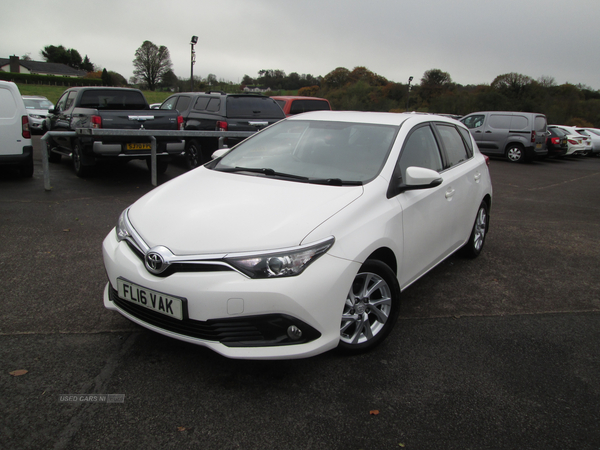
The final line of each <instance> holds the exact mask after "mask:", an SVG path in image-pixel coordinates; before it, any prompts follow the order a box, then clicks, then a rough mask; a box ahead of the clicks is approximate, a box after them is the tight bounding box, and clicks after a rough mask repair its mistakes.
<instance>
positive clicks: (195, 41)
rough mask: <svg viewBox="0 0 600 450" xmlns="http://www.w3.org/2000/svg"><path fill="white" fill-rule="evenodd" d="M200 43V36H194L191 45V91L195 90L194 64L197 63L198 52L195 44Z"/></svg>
mask: <svg viewBox="0 0 600 450" xmlns="http://www.w3.org/2000/svg"><path fill="white" fill-rule="evenodd" d="M197 43H198V36H192V40H191V42H190V45H191V46H192V55H191V59H192V66H191V68H190V91H192V92H194V64H195V63H196V52H195V51H194V45H196V44H197Z"/></svg>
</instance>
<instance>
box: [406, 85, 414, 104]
mask: <svg viewBox="0 0 600 450" xmlns="http://www.w3.org/2000/svg"><path fill="white" fill-rule="evenodd" d="M412 80H413V77H409V78H408V90H407V92H406V112H408V102H409V100H410V82H411V81H412Z"/></svg>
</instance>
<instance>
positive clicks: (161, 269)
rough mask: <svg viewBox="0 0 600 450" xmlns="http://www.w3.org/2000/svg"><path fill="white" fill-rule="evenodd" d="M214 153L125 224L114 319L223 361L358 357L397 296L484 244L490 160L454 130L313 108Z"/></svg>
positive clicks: (109, 265)
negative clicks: (334, 353)
mask: <svg viewBox="0 0 600 450" xmlns="http://www.w3.org/2000/svg"><path fill="white" fill-rule="evenodd" d="M218 153H221V154H220V155H219V156H218V157H217V158H216V159H214V160H213V161H211V162H210V163H208V164H206V165H205V166H202V167H199V168H198V169H196V170H193V171H191V172H188V173H186V174H184V175H181V176H180V177H178V178H176V179H174V180H172V181H170V182H168V183H166V184H164V185H162V186H160V187H158V188H156V189H154V190H153V191H152V192H150V193H148V194H147V195H145V196H144V197H142V198H141V199H140V200H138V201H137V202H136V203H134V204H133V205H132V206H130V207H129V208H127V209H126V210H125V211H124V212H123V213H122V215H121V217H120V218H119V221H118V225H117V226H116V228H115V229H114V230H112V231H111V232H110V233H109V235H108V236H107V237H106V239H105V240H104V244H103V254H104V262H105V266H106V270H107V273H108V278H109V282H108V283H107V285H106V288H105V291H104V304H105V306H106V307H107V308H108V309H111V310H115V311H118V312H119V313H121V314H122V315H123V316H125V317H126V318H128V319H130V320H131V321H133V322H135V323H137V324H139V325H141V326H143V327H146V328H148V329H150V330H153V331H156V332H158V333H161V334H164V335H166V336H170V337H173V338H176V339H180V340H183V341H186V342H191V343H194V344H199V345H203V346H206V347H209V348H211V349H213V350H214V351H216V352H218V353H220V354H222V355H225V356H227V357H231V358H245V359H281V358H302V357H309V356H313V355H316V354H319V353H322V352H325V351H327V350H330V349H333V348H335V347H338V348H340V349H341V350H343V351H346V352H350V353H352V352H360V351H364V350H368V349H370V348H372V347H374V346H375V345H377V344H378V343H380V342H381V341H382V340H383V339H384V338H385V337H386V336H387V335H388V334H389V332H390V331H391V329H392V327H393V326H394V322H395V321H396V318H397V316H398V311H399V307H400V296H401V292H402V290H404V289H406V288H407V287H408V286H410V285H411V284H412V283H413V282H415V281H416V280H417V279H418V278H419V277H421V276H423V275H424V274H425V273H426V272H428V271H429V270H431V269H432V268H433V267H434V266H436V265H437V264H439V263H440V262H441V261H443V260H444V259H445V258H447V257H448V256H449V255H451V254H452V253H454V252H455V251H457V250H459V249H461V251H462V252H464V253H465V254H466V255H467V256H470V257H475V256H477V255H478V254H479V253H480V252H481V250H482V248H483V245H484V242H485V237H486V233H487V231H488V226H489V212H490V207H491V200H492V185H491V181H490V175H489V171H488V167H487V157H484V156H483V155H481V154H480V153H479V150H478V149H477V146H476V144H475V142H474V141H473V139H472V137H471V134H470V133H469V130H468V129H467V128H465V127H464V125H463V124H461V123H459V122H457V121H455V120H452V119H449V118H445V117H440V116H434V115H427V114H414V113H413V114H390V113H363V112H337V111H335V112H334V111H320V112H314V113H306V114H301V115H297V116H294V117H292V118H288V119H286V120H283V121H281V122H278V123H277V124H275V125H272V126H271V127H269V128H267V129H265V130H264V131H262V132H260V133H257V134H255V135H253V136H252V137H251V138H249V139H247V140H245V141H244V142H242V143H241V144H239V145H237V146H236V147H234V148H233V149H231V150H229V151H227V152H226V153H224V152H222V151H219V152H218ZM223 153H224V154H223Z"/></svg>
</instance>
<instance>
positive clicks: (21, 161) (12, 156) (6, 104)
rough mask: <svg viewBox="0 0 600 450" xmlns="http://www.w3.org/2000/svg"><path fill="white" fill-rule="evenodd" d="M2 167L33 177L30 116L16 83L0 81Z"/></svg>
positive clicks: (0, 159) (0, 163)
mask: <svg viewBox="0 0 600 450" xmlns="http://www.w3.org/2000/svg"><path fill="white" fill-rule="evenodd" d="M0 165H12V166H16V167H18V169H19V171H20V172H21V175H22V176H24V177H31V176H33V146H32V144H31V132H30V131H29V115H28V114H27V109H25V104H24V103H23V98H22V97H21V93H20V92H19V88H18V87H17V85H16V84H15V83H11V82H10V81H2V80H0Z"/></svg>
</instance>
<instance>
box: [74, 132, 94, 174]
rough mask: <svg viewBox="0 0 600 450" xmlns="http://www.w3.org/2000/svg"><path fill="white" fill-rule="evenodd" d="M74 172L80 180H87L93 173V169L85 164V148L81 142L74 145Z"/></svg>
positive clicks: (77, 141)
mask: <svg viewBox="0 0 600 450" xmlns="http://www.w3.org/2000/svg"><path fill="white" fill-rule="evenodd" d="M72 158H73V170H75V175H77V176H78V177H80V178H85V177H87V176H89V175H90V174H91V173H92V167H91V166H89V165H86V164H84V161H83V160H84V156H83V146H82V145H81V142H79V140H76V141H75V142H74V143H73V156H72Z"/></svg>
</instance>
